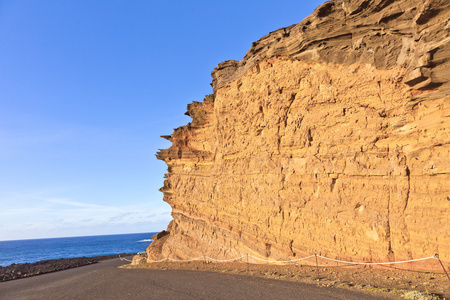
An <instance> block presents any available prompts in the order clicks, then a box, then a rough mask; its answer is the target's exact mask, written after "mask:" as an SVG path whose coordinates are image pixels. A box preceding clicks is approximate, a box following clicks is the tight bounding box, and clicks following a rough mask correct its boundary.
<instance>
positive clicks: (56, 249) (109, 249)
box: [0, 232, 156, 267]
mask: <svg viewBox="0 0 450 300" xmlns="http://www.w3.org/2000/svg"><path fill="white" fill-rule="evenodd" d="M154 234H156V232H148V233H132V234H115V235H98V236H82V237H66V238H51V239H36V240H18V241H0V266H3V267H5V266H9V265H11V264H13V263H14V264H19V263H33V262H37V261H41V260H48V259H59V258H73V257H82V256H86V257H92V256H101V255H111V254H121V253H137V252H140V251H144V250H145V249H146V248H147V247H148V245H150V243H151V242H152V239H151V237H152V236H153V235H154Z"/></svg>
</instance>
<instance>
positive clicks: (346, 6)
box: [148, 0, 450, 269]
mask: <svg viewBox="0 0 450 300" xmlns="http://www.w3.org/2000/svg"><path fill="white" fill-rule="evenodd" d="M449 40H450V2H448V1H447V0H428V1H418V0H398V1H393V0H370V1H369V0H353V1H350V0H344V1H329V2H326V3H324V4H323V5H321V6H320V7H319V8H317V9H316V10H315V12H314V13H313V14H312V15H311V16H309V17H308V18H306V19H305V20H304V21H302V22H301V23H300V24H297V25H293V26H290V27H288V28H283V29H280V30H277V31H274V32H272V33H270V34H269V35H267V36H265V37H263V38H262V39H260V40H259V41H257V42H255V43H253V45H252V47H251V48H250V50H249V51H248V53H247V54H246V55H245V57H244V59H243V60H242V61H240V62H237V61H226V62H224V63H221V64H219V66H218V67H217V68H216V69H215V70H214V71H213V73H212V77H213V89H214V94H213V95H209V96H207V97H206V98H205V99H204V100H203V102H194V103H192V104H190V105H188V112H187V114H188V115H189V116H191V117H192V119H193V120H192V122H191V123H189V124H188V125H186V126H183V127H180V128H178V129H175V131H174V133H173V134H172V135H171V136H165V138H167V139H168V140H170V141H171V142H172V146H171V147H170V148H169V149H166V150H161V151H160V152H159V153H158V155H157V157H158V158H159V159H162V160H164V161H165V162H166V163H167V165H168V174H167V175H166V178H167V180H166V181H165V183H164V187H163V188H162V189H161V191H162V192H163V193H164V200H165V201H167V202H168V203H169V204H170V205H171V206H172V209H173V210H172V216H173V221H172V222H171V223H170V224H169V226H168V229H167V232H166V233H165V234H164V235H161V237H160V238H158V239H156V240H155V241H154V242H153V243H152V244H151V245H150V247H149V248H148V259H160V258H164V257H167V256H170V257H172V258H182V259H187V258H195V257H198V256H202V255H207V256H210V257H214V258H234V257H237V256H240V255H242V254H245V253H250V254H253V255H255V256H259V257H264V258H269V259H274V260H276V259H289V258H292V259H294V258H298V257H302V256H303V255H305V254H313V253H321V254H322V255H325V256H328V257H333V258H341V259H351V260H357V261H388V260H389V261H393V260H405V259H411V258H422V257H428V256H432V255H433V254H434V253H439V254H440V257H441V259H442V260H443V262H444V264H445V265H446V267H450V247H449V245H450V234H449V218H450V217H449V216H450V96H449V95H450V80H449V79H450V59H449V58H450V44H449ZM167 233H169V234H167ZM409 267H415V266H409ZM423 267H426V268H431V269H432V268H440V266H439V265H438V264H437V262H436V261H426V263H425V265H424V266H423Z"/></svg>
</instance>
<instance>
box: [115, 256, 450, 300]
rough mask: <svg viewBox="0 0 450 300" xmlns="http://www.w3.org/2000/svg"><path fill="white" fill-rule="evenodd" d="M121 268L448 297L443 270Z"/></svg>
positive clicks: (215, 265) (205, 264)
mask: <svg viewBox="0 0 450 300" xmlns="http://www.w3.org/2000/svg"><path fill="white" fill-rule="evenodd" d="M123 267H125V268H147V269H160V270H198V271H213V272H222V273H230V274H240V275H245V276H255V277H263V278H271V279H279V280H287V281H295V282H304V283H314V284H317V285H319V286H327V287H336V288H346V289H352V290H355V289H356V290H359V291H362V292H367V293H371V294H378V295H380V296H384V297H388V298H391V297H392V298H394V299H395V298H400V297H403V298H404V299H450V280H449V279H448V278H447V276H446V275H445V273H444V272H442V273H432V272H422V271H410V270H406V269H401V268H397V267H377V268H374V267H370V266H365V267H364V266H336V267H330V266H327V267H320V266H319V268H318V269H317V268H316V267H315V266H311V265H301V264H288V265H274V264H246V263H245V262H226V263H222V262H210V261H193V262H183V263H179V262H160V263H142V264H140V265H135V266H132V265H126V266H123Z"/></svg>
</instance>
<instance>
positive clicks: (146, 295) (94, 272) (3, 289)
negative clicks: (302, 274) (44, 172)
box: [0, 259, 382, 300]
mask: <svg viewBox="0 0 450 300" xmlns="http://www.w3.org/2000/svg"><path fill="white" fill-rule="evenodd" d="M123 263H124V262H122V261H120V260H119V259H113V260H108V261H103V262H100V263H97V264H94V265H88V266H84V267H79V268H75V269H69V270H64V271H59V272H55V273H49V274H44V275H39V276H34V277H30V278H23V279H17V280H12V281H6V282H0V299H2V300H8V299H21V300H22V299H183V300H187V299H196V300H198V299H346V300H347V299H368V300H370V299H382V298H379V297H374V296H370V295H367V294H362V293H358V292H353V291H348V290H343V289H336V288H324V287H318V286H316V285H310V284H304V283H296V282H287V281H280V280H272V279H264V278H253V277H248V276H240V275H233V274H223V273H213V272H197V271H181V270H179V271H177V270H149V269H119V268H116V267H117V266H119V265H121V264H123Z"/></svg>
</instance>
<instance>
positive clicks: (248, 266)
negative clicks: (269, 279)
mask: <svg viewBox="0 0 450 300" xmlns="http://www.w3.org/2000/svg"><path fill="white" fill-rule="evenodd" d="M247 271H250V265H249V263H248V253H247Z"/></svg>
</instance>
